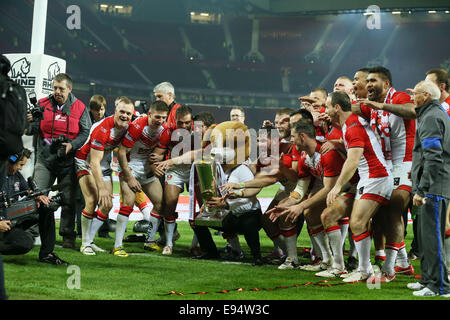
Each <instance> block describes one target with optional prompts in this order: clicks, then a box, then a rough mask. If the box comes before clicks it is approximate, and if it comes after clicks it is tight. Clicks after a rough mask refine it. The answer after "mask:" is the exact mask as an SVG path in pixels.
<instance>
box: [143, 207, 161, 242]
mask: <svg viewBox="0 0 450 320" xmlns="http://www.w3.org/2000/svg"><path fill="white" fill-rule="evenodd" d="M148 222H149V223H148V229H147V239H146V242H155V237H156V232H157V231H158V228H159V224H160V223H161V216H160V215H159V214H158V213H157V212H154V211H152V212H151V213H150V214H149V218H148Z"/></svg>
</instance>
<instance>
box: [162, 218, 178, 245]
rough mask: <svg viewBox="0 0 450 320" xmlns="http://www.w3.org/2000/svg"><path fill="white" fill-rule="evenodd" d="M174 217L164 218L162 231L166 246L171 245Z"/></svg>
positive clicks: (174, 224)
mask: <svg viewBox="0 0 450 320" xmlns="http://www.w3.org/2000/svg"><path fill="white" fill-rule="evenodd" d="M175 226H176V223H175V219H170V220H167V219H164V231H165V234H166V246H169V247H173V233H174V232H175Z"/></svg>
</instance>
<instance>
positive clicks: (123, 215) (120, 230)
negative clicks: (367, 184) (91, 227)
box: [114, 206, 133, 249]
mask: <svg viewBox="0 0 450 320" xmlns="http://www.w3.org/2000/svg"><path fill="white" fill-rule="evenodd" d="M131 212H133V207H129V206H120V210H119V214H118V215H117V223H116V237H115V241H114V249H117V248H121V247H122V241H123V236H124V235H125V231H126V230H127V225H128V218H129V216H130V214H131Z"/></svg>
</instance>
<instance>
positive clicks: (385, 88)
mask: <svg viewBox="0 0 450 320" xmlns="http://www.w3.org/2000/svg"><path fill="white" fill-rule="evenodd" d="M366 87H367V92H368V100H367V99H365V100H360V102H361V103H362V105H361V107H360V108H361V111H362V112H363V113H364V114H365V115H366V116H370V121H371V125H372V127H373V129H374V130H376V131H377V132H378V133H379V134H380V137H381V140H382V142H383V143H384V144H383V151H384V155H385V158H386V160H387V162H388V163H390V165H391V172H392V176H393V183H394V191H393V192H392V195H391V201H390V202H389V204H388V206H387V211H388V214H387V215H383V216H384V217H385V219H384V220H385V221H383V220H382V219H381V218H382V217H377V219H376V220H375V224H377V223H378V224H381V225H382V226H383V231H384V235H385V238H386V245H385V247H386V260H385V262H384V264H383V267H382V268H381V273H380V274H378V275H376V276H375V277H374V278H373V279H369V282H375V281H381V282H389V281H392V280H394V279H395V270H394V268H395V261H396V258H397V254H398V252H399V250H402V251H403V252H402V255H404V254H405V253H406V249H405V245H404V241H403V240H404V230H403V229H404V222H403V212H404V211H405V210H406V208H407V206H408V204H409V202H410V197H411V186H412V184H411V180H410V179H409V178H408V172H410V171H411V165H412V149H413V145H414V136H415V128H416V121H415V120H414V119H407V118H402V117H399V116H398V115H395V114H393V113H391V112H389V111H387V110H386V109H385V106H393V105H395V106H398V107H403V108H408V107H410V106H412V105H413V104H412V101H411V98H410V96H409V95H408V94H407V93H405V92H400V91H396V90H395V89H394V88H393V87H392V77H391V73H390V71H389V70H388V69H386V68H384V67H375V68H370V69H369V74H368V76H367V86H366ZM380 219H381V220H380ZM402 260H404V259H402ZM409 266H410V265H409V262H407V265H406V266H405V268H409Z"/></svg>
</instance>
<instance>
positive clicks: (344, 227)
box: [338, 217, 350, 250]
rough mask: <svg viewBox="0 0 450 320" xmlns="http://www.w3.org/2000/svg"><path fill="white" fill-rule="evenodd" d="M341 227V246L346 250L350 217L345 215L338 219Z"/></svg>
mask: <svg viewBox="0 0 450 320" xmlns="http://www.w3.org/2000/svg"><path fill="white" fill-rule="evenodd" d="M338 223H339V227H340V229H341V247H342V250H345V239H346V238H347V233H348V226H349V225H350V218H348V217H345V218H342V219H341V220H339V221H338Z"/></svg>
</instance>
